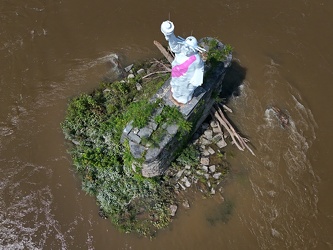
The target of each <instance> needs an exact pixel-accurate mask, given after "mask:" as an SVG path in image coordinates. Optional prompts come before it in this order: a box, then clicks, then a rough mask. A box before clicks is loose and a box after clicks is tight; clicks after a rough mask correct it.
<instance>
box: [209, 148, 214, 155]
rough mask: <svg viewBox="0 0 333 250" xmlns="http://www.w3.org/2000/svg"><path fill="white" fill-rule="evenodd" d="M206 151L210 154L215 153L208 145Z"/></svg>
mask: <svg viewBox="0 0 333 250" xmlns="http://www.w3.org/2000/svg"><path fill="white" fill-rule="evenodd" d="M207 151H208V152H209V154H211V155H213V154H215V150H214V149H212V148H211V147H209V148H208V149H207Z"/></svg>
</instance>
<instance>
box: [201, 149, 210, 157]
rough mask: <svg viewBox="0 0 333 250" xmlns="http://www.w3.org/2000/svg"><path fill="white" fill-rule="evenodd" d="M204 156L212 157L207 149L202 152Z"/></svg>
mask: <svg viewBox="0 0 333 250" xmlns="http://www.w3.org/2000/svg"><path fill="white" fill-rule="evenodd" d="M202 154H203V156H208V155H210V153H209V152H208V150H207V149H205V150H204V151H203V152H202Z"/></svg>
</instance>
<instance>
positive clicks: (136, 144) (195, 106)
mask: <svg viewBox="0 0 333 250" xmlns="http://www.w3.org/2000/svg"><path fill="white" fill-rule="evenodd" d="M210 39H211V38H205V39H201V42H200V46H202V47H204V48H205V49H206V50H208V49H209V46H208V42H209V41H210ZM204 41H205V42H204ZM218 47H219V49H223V48H224V45H223V44H222V43H219V46H218ZM231 59H232V55H231V54H229V55H228V56H227V58H226V59H225V60H224V61H221V62H217V63H216V64H215V65H209V64H207V65H205V76H204V82H203V84H202V86H200V87H198V88H196V90H195V92H194V94H193V98H192V100H191V101H189V102H188V103H187V104H184V105H180V106H178V105H177V104H176V103H175V102H174V101H173V99H172V97H171V90H170V89H171V86H170V79H169V80H167V81H166V82H165V83H164V85H163V86H162V87H161V88H160V89H159V90H158V92H157V93H156V94H155V95H154V96H153V97H152V99H151V101H155V100H157V99H162V100H163V102H164V103H165V105H168V106H171V107H172V106H176V107H178V108H179V111H180V112H181V114H182V115H183V117H184V118H185V119H186V120H187V121H189V122H191V123H192V129H191V131H190V132H189V133H188V134H187V135H186V136H182V137H180V136H179V134H177V133H178V129H179V126H178V125H177V124H157V123H156V122H155V120H154V117H155V116H156V115H158V114H160V113H161V112H162V109H163V107H162V108H160V109H158V110H156V111H155V112H154V114H153V116H152V117H151V119H150V121H149V122H148V124H147V125H146V126H145V127H143V128H135V127H133V126H132V123H129V124H127V126H126V127H125V129H124V130H123V134H122V141H125V140H128V143H129V147H130V151H131V153H132V155H133V157H134V158H135V159H137V161H136V162H135V163H133V166H132V167H133V170H134V171H138V169H141V172H142V175H143V176H145V177H153V176H158V175H161V174H163V173H164V172H165V171H166V170H167V168H168V167H169V165H170V163H171V162H172V161H173V160H174V159H175V157H176V156H177V155H178V153H179V152H180V151H181V149H182V148H183V147H184V146H186V144H187V142H188V140H189V139H190V138H191V136H192V134H193V133H194V132H195V131H196V130H197V129H198V128H199V126H200V125H201V124H202V122H203V121H204V120H205V119H206V118H207V116H208V115H209V112H210V109H211V107H212V106H213V104H214V103H215V100H216V98H217V97H218V95H219V94H220V92H221V89H222V81H223V78H224V75H225V73H226V70H227V68H228V66H229V65H230V63H231ZM159 126H162V135H161V136H160V138H161V139H160V140H159V141H158V143H154V144H150V143H147V141H149V140H147V139H149V138H150V137H151V135H152V134H153V133H154V132H155V131H156V130H157V129H158V127H159Z"/></svg>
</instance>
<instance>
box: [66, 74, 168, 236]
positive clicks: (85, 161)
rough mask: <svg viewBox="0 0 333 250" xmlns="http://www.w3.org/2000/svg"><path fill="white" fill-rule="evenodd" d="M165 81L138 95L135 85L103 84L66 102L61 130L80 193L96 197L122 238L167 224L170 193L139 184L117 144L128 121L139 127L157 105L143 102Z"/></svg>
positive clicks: (161, 185) (151, 181)
mask: <svg viewBox="0 0 333 250" xmlns="http://www.w3.org/2000/svg"><path fill="white" fill-rule="evenodd" d="M168 77H169V76H168V75H164V76H157V77H155V78H154V79H153V80H150V81H146V82H141V83H142V84H145V85H153V87H147V88H146V90H142V91H141V92H140V93H139V92H138V91H137V90H136V87H135V84H136V82H134V81H117V82H113V83H102V84H101V86H100V87H99V88H98V89H96V90H95V91H94V92H93V93H91V94H90V95H88V94H82V95H80V96H78V97H76V98H74V99H73V100H71V102H70V103H69V106H68V109H67V116H66V119H65V121H64V122H63V123H62V124H61V126H62V129H63V132H64V134H65V137H66V139H68V140H70V141H72V142H73V147H72V148H71V149H70V154H71V155H72V158H73V162H74V165H75V167H76V170H77V172H78V173H79V175H80V176H81V179H82V187H83V189H84V190H85V191H86V192H87V193H88V194H90V195H93V196H96V199H97V202H98V204H99V206H100V207H101V209H102V211H103V214H104V215H106V216H108V217H110V219H111V220H112V222H113V223H114V224H115V225H116V226H117V227H118V228H119V229H120V230H122V231H124V232H132V231H134V232H138V233H140V234H143V235H147V236H151V235H153V234H154V233H155V231H156V230H157V229H159V228H163V227H165V226H167V225H168V223H169V221H170V215H169V213H170V212H169V206H170V204H172V203H173V199H174V198H173V192H172V188H171V187H169V186H167V185H168V184H167V183H166V182H165V181H163V179H161V178H144V177H142V176H141V174H139V173H136V172H135V171H133V169H132V166H131V164H130V163H131V162H132V161H131V160H130V159H129V158H130V157H131V156H130V155H129V151H128V150H127V146H126V144H125V145H122V144H120V137H121V133H122V130H123V129H124V127H125V126H126V124H127V123H128V122H130V121H131V120H133V123H134V124H135V125H136V126H139V127H140V126H144V125H145V124H146V122H147V120H148V117H149V116H150V114H151V113H152V111H153V110H154V109H155V108H156V106H157V105H159V103H158V102H156V103H148V101H147V100H146V99H144V97H146V96H147V97H150V95H151V93H149V92H147V89H148V90H151V89H155V88H159V87H160V86H161V85H162V84H163V83H164V81H165V80H166V79H167V78H168ZM136 80H138V79H136ZM138 97H141V99H139V98H138ZM134 98H137V99H138V100H136V101H133V100H134ZM138 114H139V115H138Z"/></svg>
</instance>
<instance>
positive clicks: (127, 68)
mask: <svg viewBox="0 0 333 250" xmlns="http://www.w3.org/2000/svg"><path fill="white" fill-rule="evenodd" d="M133 65H134V64H131V65H128V66H127V67H125V69H124V70H125V72H129V71H130V70H131V69H132V67H133Z"/></svg>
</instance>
